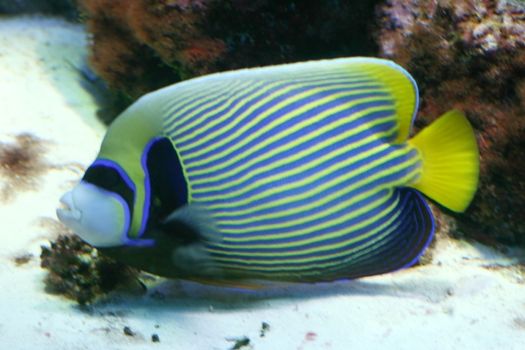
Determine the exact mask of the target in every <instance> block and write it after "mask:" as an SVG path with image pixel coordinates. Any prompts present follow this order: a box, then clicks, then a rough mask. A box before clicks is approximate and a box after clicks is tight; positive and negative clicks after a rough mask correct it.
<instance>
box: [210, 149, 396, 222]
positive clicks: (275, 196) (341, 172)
mask: <svg viewBox="0 0 525 350" xmlns="http://www.w3.org/2000/svg"><path fill="white" fill-rule="evenodd" d="M392 152H394V148H393V147H392V148H386V149H385V150H382V151H381V152H378V153H377V154H375V155H374V156H373V157H372V158H366V159H363V160H361V161H358V162H352V163H351V164H349V165H347V166H344V167H341V168H339V169H337V170H334V171H333V172H331V173H330V174H327V175H325V176H323V177H320V178H317V179H316V180H315V181H312V182H311V183H309V184H307V185H304V186H301V187H300V188H292V189H288V190H283V191H279V192H276V191H272V193H271V195H270V196H267V197H265V198H261V199H256V200H253V201H252V202H251V203H250V204H249V205H246V206H239V207H236V210H242V209H248V208H250V207H252V206H259V205H261V204H265V203H268V202H273V201H277V200H280V199H284V198H286V197H289V196H294V195H298V194H305V193H307V192H309V191H312V190H315V189H316V188H317V187H318V186H319V184H320V183H325V182H328V181H331V180H334V179H336V178H339V177H343V176H346V175H347V174H348V173H349V172H350V171H352V170H355V169H357V168H359V167H361V166H364V165H366V164H367V163H369V162H370V161H371V160H374V159H379V158H381V157H382V156H385V155H388V154H390V153H392ZM405 160H406V159H405V157H404V156H399V157H396V158H393V159H391V160H389V161H387V162H385V163H382V164H380V165H378V166H376V167H375V168H374V169H371V170H370V171H366V172H363V173H360V174H357V175H356V176H354V177H352V178H347V179H346V180H344V181H341V182H339V183H337V184H336V185H335V186H332V187H330V188H329V189H327V190H325V191H322V192H321V193H318V194H316V195H314V196H310V197H307V198H304V197H303V198H302V199H301V200H300V202H302V201H305V200H308V201H317V200H320V199H322V198H324V197H325V196H327V195H329V194H331V193H333V192H337V191H341V190H344V189H345V188H346V187H348V186H351V185H352V184H353V183H355V182H357V181H360V180H363V179H366V178H368V177H370V176H372V175H373V174H374V173H377V172H380V171H384V170H386V169H388V168H390V167H393V166H396V165H398V164H400V163H403V162H404V161H405ZM318 169H322V168H320V167H318ZM405 173H406V172H403V173H402V174H399V175H400V176H403V175H404V174H405ZM391 180H392V176H391V175H390V176H388V177H387V178H384V179H379V180H378V181H376V182H372V183H370V184H368V185H367V187H366V188H367V189H370V188H371V187H374V186H379V185H381V184H382V183H388V182H389V181H391ZM394 180H395V178H394ZM282 182H284V183H287V182H288V179H282ZM274 187H275V184H264V185H261V186H260V187H259V188H257V189H253V190H250V191H248V192H247V193H245V194H243V195H242V196H238V197H237V198H224V199H214V200H209V201H207V200H206V199H205V198H206V194H203V197H204V198H203V200H202V201H200V202H203V203H206V204H209V205H217V204H223V203H228V204H231V203H232V202H236V201H238V200H244V199H246V198H249V197H251V196H254V195H256V194H258V193H260V192H262V191H264V190H268V189H273V188H274ZM293 203H294V202H290V203H289V204H293ZM252 215H253V213H252Z"/></svg>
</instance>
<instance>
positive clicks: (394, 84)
mask: <svg viewBox="0 0 525 350" xmlns="http://www.w3.org/2000/svg"><path fill="white" fill-rule="evenodd" d="M417 107H418V89H417V85H416V83H415V81H414V79H413V78H412V77H411V76H410V74H409V73H408V72H407V71H405V70H404V69H403V68H402V67H400V66H398V65H397V64H395V63H393V62H391V61H388V60H382V59H375V58H364V57H355V58H341V59H333V60H322V61H312V62H302V63H294V64H286V65H279V66H271V67H263V68H254V69H244V70H237V71H231V72H225V73H218V74H212V75H208V76H204V77H199V78H195V79H191V80H187V81H184V82H181V83H177V84H174V85H171V86H168V87H165V88H162V89H160V90H157V91H155V92H151V93H148V94H147V95H145V96H143V97H141V98H140V99H139V100H138V101H136V102H135V103H134V104H133V105H131V106H130V107H129V108H128V109H127V110H125V111H124V112H123V113H122V114H121V115H120V116H119V117H118V118H117V119H116V120H115V121H114V122H113V124H112V125H111V126H110V127H109V129H108V131H107V134H106V135H105V137H104V140H103V142H102V145H101V148H100V152H99V154H98V156H97V158H96V160H95V161H94V163H93V164H92V165H91V166H90V167H89V168H88V169H87V171H86V173H85V174H84V176H83V178H82V180H81V181H80V183H79V184H78V185H77V186H76V187H75V188H74V189H73V190H72V191H71V192H68V193H66V194H65V195H64V196H63V197H62V199H61V202H62V208H60V209H58V210H57V215H58V217H59V219H60V220H61V221H62V222H63V223H64V224H66V225H67V226H69V227H70V228H71V229H72V230H74V231H75V232H76V233H77V234H78V235H79V236H80V237H81V238H82V239H83V240H84V241H86V242H87V243H89V244H91V245H93V246H95V247H97V248H99V249H100V250H102V251H103V252H106V253H108V254H110V255H111V256H113V257H116V258H117V259H120V260H121V261H123V262H125V263H128V264H130V265H132V266H135V267H138V268H141V269H143V270H146V271H149V272H152V273H155V274H158V275H162V276H168V277H177V278H184V279H195V280H205V281H210V282H217V283H221V281H232V280H238V279H267V280H281V281H298V282H316V281H330V280H338V279H352V278H357V277H362V276H368V275H376V274H382V273H386V272H390V271H394V270H398V269H401V268H405V267H408V266H410V265H412V264H414V263H416V262H417V261H418V259H419V257H420V256H421V254H422V252H423V251H424V250H425V248H426V247H427V246H428V245H429V242H430V241H431V239H432V237H433V234H434V220H433V216H432V212H431V210H430V209H429V207H428V206H427V203H426V202H425V199H424V198H423V196H422V195H421V194H424V195H425V196H427V197H429V198H431V199H432V200H434V201H436V202H437V203H439V204H441V205H442V206H444V207H446V208H448V209H451V210H453V211H456V212H462V211H464V210H465V209H466V208H467V206H468V205H469V203H470V202H471V200H472V198H473V196H474V193H475V191H476V188H477V183H478V169H479V164H478V162H479V160H478V158H479V155H478V149H477V144H476V139H475V135H474V132H473V130H472V128H471V126H470V124H469V122H468V121H467V119H466V118H465V116H464V115H463V114H462V113H461V112H459V111H457V110H453V111H450V112H448V113H446V114H445V115H443V116H442V117H440V118H439V119H437V120H436V121H435V122H434V123H432V124H431V125H430V126H428V127H427V128H425V129H423V130H422V131H421V132H420V133H418V134H417V135H416V136H415V137H413V138H409V133H410V128H411V126H412V121H413V119H414V117H415V115H416V112H417Z"/></svg>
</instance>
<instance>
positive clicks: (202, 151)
mask: <svg viewBox="0 0 525 350" xmlns="http://www.w3.org/2000/svg"><path fill="white" fill-rule="evenodd" d="M293 88H294V87H293V86H292V87H290V88H287V89H283V90H280V91H279V92H278V93H274V94H272V95H270V96H267V97H265V98H264V99H262V100H261V101H259V102H258V103H256V104H254V105H253V106H251V107H250V108H249V109H248V110H247V111H245V112H244V113H242V114H241V115H239V116H236V120H239V121H238V122H233V123H231V124H229V125H228V127H225V128H222V129H219V130H217V131H215V132H212V133H209V134H207V135H206V136H204V137H199V138H198V141H197V142H195V143H193V144H192V145H191V148H196V147H198V146H200V145H202V144H203V143H205V142H206V141H209V140H212V139H217V138H218V137H220V134H223V133H226V132H228V131H230V130H232V129H234V128H235V127H236V126H237V125H238V124H240V123H241V122H242V121H244V120H245V119H246V117H247V116H248V115H250V114H251V113H252V112H253V111H254V110H256V109H257V108H259V107H261V106H264V105H265V104H266V103H268V102H270V101H271V100H274V99H275V98H276V97H279V96H280V95H283V94H286V93H287V92H289V91H290V90H292V89H293ZM322 91H326V88H317V89H312V90H308V91H305V92H303V93H300V94H297V95H294V96H292V97H290V98H288V99H286V100H284V101H281V102H279V103H278V104H276V105H274V106H272V107H270V108H268V109H266V110H265V111H264V113H259V114H257V115H256V116H255V117H254V118H252V119H250V120H249V122H247V123H245V124H244V125H242V126H241V127H240V128H239V129H238V130H235V131H234V132H233V133H232V134H231V135H229V136H228V137H223V138H220V140H217V142H215V143H214V144H212V145H210V146H208V147H205V148H200V149H198V150H197V151H195V152H192V153H191V155H188V156H186V158H185V159H186V161H191V159H194V158H196V157H199V156H202V155H204V154H206V153H209V152H210V151H213V150H214V149H216V148H218V147H221V146H223V145H224V144H226V143H228V142H229V141H231V140H233V139H235V138H236V137H238V136H240V135H243V134H244V133H245V132H246V130H248V129H250V128H251V127H253V126H254V125H257V124H258V123H260V122H261V121H262V120H264V119H266V118H267V117H268V115H270V114H272V113H275V112H277V111H279V110H281V109H283V108H285V107H287V106H288V105H290V104H291V103H293V102H296V101H299V100H301V99H304V98H307V97H310V96H312V95H315V94H317V93H319V92H322ZM368 91H378V90H377V89H373V90H356V91H352V92H344V93H340V94H334V95H330V96H328V97H326V98H323V99H318V100H316V101H313V102H311V103H309V104H307V105H305V106H302V107H301V108H298V109H295V110H294V111H293V112H291V113H288V114H287V115H286V120H288V119H290V118H292V117H294V116H296V115H298V114H300V113H303V112H305V111H307V110H309V109H311V108H314V107H316V106H318V105H320V104H322V102H323V101H331V100H333V99H334V98H335V97H337V96H351V95H354V94H360V93H363V92H368ZM376 99H377V97H375V98H370V99H366V100H369V101H374V100H376ZM362 101H365V99H361V100H358V101H357V102H354V103H349V104H347V106H354V105H356V104H359V103H362ZM308 107H310V108H308ZM283 122H284V120H283V119H278V120H274V121H272V122H271V123H270V124H268V125H266V126H265V127H264V128H261V129H258V130H257V132H255V133H252V134H250V138H244V140H243V142H241V143H240V144H238V145H236V147H235V148H233V149H227V150H224V151H222V152H220V153H218V154H216V155H214V156H215V157H221V156H223V155H225V154H228V153H229V152H233V151H234V150H236V149H238V148H239V147H241V146H243V145H245V144H246V143H247V142H248V141H250V139H251V138H255V137H257V136H259V135H261V134H263V133H264V132H266V131H268V130H271V129H272V128H274V127H275V126H276V125H279V124H282V123H283ZM182 150H183V151H188V152H189V150H188V149H187V148H186V149H182Z"/></svg>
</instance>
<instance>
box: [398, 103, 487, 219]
mask: <svg viewBox="0 0 525 350" xmlns="http://www.w3.org/2000/svg"><path fill="white" fill-rule="evenodd" d="M408 142H409V143H410V144H411V145H413V146H414V147H415V148H416V149H417V150H418V151H419V153H420V155H421V158H422V171H421V177H420V178H419V180H418V181H417V182H416V183H414V184H412V185H410V187H413V188H415V189H417V190H419V191H421V192H422V193H424V194H425V195H426V196H428V197H430V198H432V199H433V200H435V201H436V202H438V203H440V204H441V205H443V206H445V207H447V208H449V209H450V210H453V211H456V212H463V211H465V209H467V207H468V205H469V204H470V202H471V201H472V198H473V197H474V194H475V193H476V189H477V187H478V176H479V152H478V145H477V143H476V136H475V135H474V130H473V129H472V126H471V125H470V123H469V121H468V120H467V118H466V117H465V115H464V114H463V113H462V112H460V111H458V110H452V111H449V112H447V113H445V114H444V115H442V116H441V117H440V118H439V119H437V120H436V121H434V122H433V123H432V124H430V125H429V126H428V127H426V128H425V129H423V130H422V131H421V132H419V133H418V134H417V135H416V136H414V137H413V138H412V139H410V140H409V141H408Z"/></svg>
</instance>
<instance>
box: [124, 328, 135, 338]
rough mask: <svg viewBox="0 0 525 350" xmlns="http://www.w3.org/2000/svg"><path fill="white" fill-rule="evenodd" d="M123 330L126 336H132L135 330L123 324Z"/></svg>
mask: <svg viewBox="0 0 525 350" xmlns="http://www.w3.org/2000/svg"><path fill="white" fill-rule="evenodd" d="M122 331H123V332H124V334H125V335H127V336H128V337H134V336H135V332H134V331H133V330H132V329H131V328H130V327H128V326H125V327H124V329H123V330H122Z"/></svg>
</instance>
